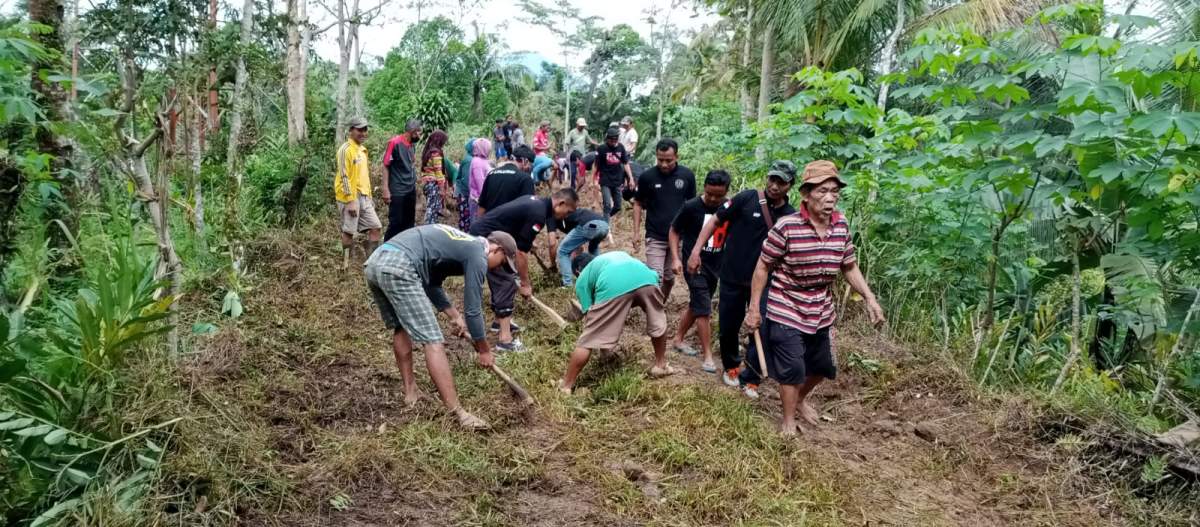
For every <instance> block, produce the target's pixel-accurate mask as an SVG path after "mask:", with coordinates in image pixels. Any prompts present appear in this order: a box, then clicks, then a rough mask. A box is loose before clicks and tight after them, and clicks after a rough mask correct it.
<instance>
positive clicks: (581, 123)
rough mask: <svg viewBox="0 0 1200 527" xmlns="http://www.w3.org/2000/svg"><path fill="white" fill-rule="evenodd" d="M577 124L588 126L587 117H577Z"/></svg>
mask: <svg viewBox="0 0 1200 527" xmlns="http://www.w3.org/2000/svg"><path fill="white" fill-rule="evenodd" d="M575 126H582V127H584V128H587V119H584V118H582V117H580V118H578V119H576V120H575Z"/></svg>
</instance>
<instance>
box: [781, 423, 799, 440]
mask: <svg viewBox="0 0 1200 527" xmlns="http://www.w3.org/2000/svg"><path fill="white" fill-rule="evenodd" d="M779 435H781V436H783V437H796V435H797V432H796V423H794V422H793V423H788V422H783V423H780V425H779Z"/></svg>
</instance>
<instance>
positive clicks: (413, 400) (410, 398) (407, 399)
mask: <svg viewBox="0 0 1200 527" xmlns="http://www.w3.org/2000/svg"><path fill="white" fill-rule="evenodd" d="M424 398H425V397H424V396H423V395H421V392H413V393H411V394H408V395H405V396H404V406H408V407H412V406H414V405H416V404H417V403H419V402H421V400H422V399H424Z"/></svg>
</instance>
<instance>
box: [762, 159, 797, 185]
mask: <svg viewBox="0 0 1200 527" xmlns="http://www.w3.org/2000/svg"><path fill="white" fill-rule="evenodd" d="M771 176H774V177H777V178H779V179H782V180H783V181H784V182H787V183H791V182H792V181H794V180H795V179H796V165H794V164H792V162H791V161H788V160H786V159H780V160H777V161H775V162H773V163H771V169H770V170H767V177H771Z"/></svg>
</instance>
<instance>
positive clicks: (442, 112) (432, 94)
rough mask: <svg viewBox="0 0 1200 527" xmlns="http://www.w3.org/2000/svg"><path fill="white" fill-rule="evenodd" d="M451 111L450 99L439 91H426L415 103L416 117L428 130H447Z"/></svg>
mask: <svg viewBox="0 0 1200 527" xmlns="http://www.w3.org/2000/svg"><path fill="white" fill-rule="evenodd" d="M452 111H453V107H452V105H451V103H450V97H449V96H448V95H446V93H445V92H443V91H441V90H433V91H427V92H425V93H424V94H422V95H421V96H420V97H418V98H417V101H416V112H415V113H416V117H417V118H418V119H420V120H421V122H422V123H425V128H426V129H428V130H447V129H449V128H450V120H451V112H452Z"/></svg>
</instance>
